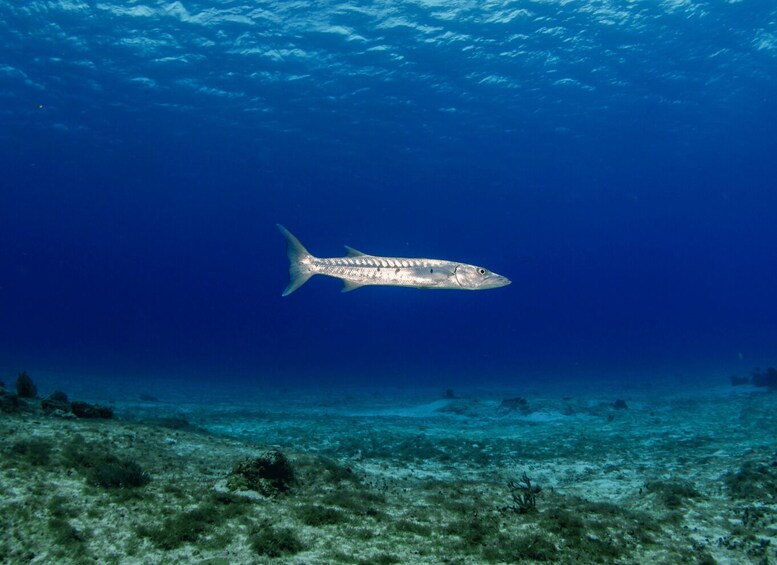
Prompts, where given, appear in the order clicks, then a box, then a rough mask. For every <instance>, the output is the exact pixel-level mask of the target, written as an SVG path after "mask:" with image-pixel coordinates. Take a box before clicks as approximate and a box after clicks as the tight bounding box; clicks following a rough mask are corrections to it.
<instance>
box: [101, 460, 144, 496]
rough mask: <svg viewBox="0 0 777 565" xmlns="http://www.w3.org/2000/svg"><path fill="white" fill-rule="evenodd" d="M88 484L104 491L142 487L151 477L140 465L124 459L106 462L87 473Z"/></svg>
mask: <svg viewBox="0 0 777 565" xmlns="http://www.w3.org/2000/svg"><path fill="white" fill-rule="evenodd" d="M89 479H90V482H92V483H93V484H95V485H97V486H101V487H103V488H106V489H117V488H134V487H142V486H144V485H146V484H148V483H149V481H150V480H151V477H150V476H149V474H148V473H146V472H145V471H144V470H143V469H141V467H140V465H138V464H137V463H135V462H134V461H129V460H126V459H116V460H106V461H104V462H102V463H101V464H99V465H97V466H95V467H94V468H93V469H92V470H91V471H90V472H89Z"/></svg>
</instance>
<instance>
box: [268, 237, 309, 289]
mask: <svg viewBox="0 0 777 565" xmlns="http://www.w3.org/2000/svg"><path fill="white" fill-rule="evenodd" d="M275 225H276V226H278V229H279V230H281V233H282V234H283V237H285V238H286V253H287V254H288V255H289V286H287V287H286V290H284V291H283V296H288V295H290V294H291V293H292V292H294V291H295V290H297V289H298V288H299V287H301V286H302V285H303V284H305V283H306V282H307V281H308V279H309V278H310V277H312V276H313V275H314V274H315V273H314V272H313V271H312V270H311V269H310V263H311V260H312V259H314V257H313V256H312V255H311V254H310V253H308V250H307V249H305V247H304V246H303V245H302V244H301V243H300V242H299V240H298V239H297V238H296V237H294V235H292V233H291V232H290V231H289V230H287V229H286V228H284V227H283V226H282V225H280V224H275Z"/></svg>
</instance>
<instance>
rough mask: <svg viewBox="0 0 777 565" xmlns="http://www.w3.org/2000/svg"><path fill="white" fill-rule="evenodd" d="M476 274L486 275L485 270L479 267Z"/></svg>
mask: <svg viewBox="0 0 777 565" xmlns="http://www.w3.org/2000/svg"><path fill="white" fill-rule="evenodd" d="M478 273H480V274H481V275H485V274H486V270H485V269H484V268H483V267H480V268H479V269H478Z"/></svg>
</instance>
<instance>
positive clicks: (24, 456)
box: [9, 438, 54, 467]
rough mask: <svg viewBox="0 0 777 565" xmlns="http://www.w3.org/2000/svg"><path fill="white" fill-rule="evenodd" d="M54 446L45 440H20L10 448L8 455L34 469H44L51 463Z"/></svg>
mask: <svg viewBox="0 0 777 565" xmlns="http://www.w3.org/2000/svg"><path fill="white" fill-rule="evenodd" d="M53 447H54V445H53V444H52V443H51V442H50V441H48V440H46V439H38V438H32V439H28V440H20V441H17V442H16V443H14V444H13V445H12V446H11V449H10V452H9V455H10V456H12V457H14V458H15V459H17V460H22V461H25V462H26V463H28V464H30V465H32V466H35V467H44V466H46V465H48V464H49V463H50V462H51V450H52V448H53Z"/></svg>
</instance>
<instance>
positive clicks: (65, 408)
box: [40, 390, 70, 416]
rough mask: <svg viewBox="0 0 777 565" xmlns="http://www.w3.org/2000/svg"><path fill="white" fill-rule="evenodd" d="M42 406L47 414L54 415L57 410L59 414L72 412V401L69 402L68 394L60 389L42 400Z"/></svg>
mask: <svg viewBox="0 0 777 565" xmlns="http://www.w3.org/2000/svg"><path fill="white" fill-rule="evenodd" d="M40 407H41V410H43V413H44V414H46V415H52V414H53V413H55V412H56V414H57V415H58V416H59V415H60V414H68V413H70V402H68V399H67V395H66V394H65V393H64V392H61V391H59V390H56V391H54V392H53V393H51V394H50V395H49V396H48V398H44V399H43V400H41V403H40Z"/></svg>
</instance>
